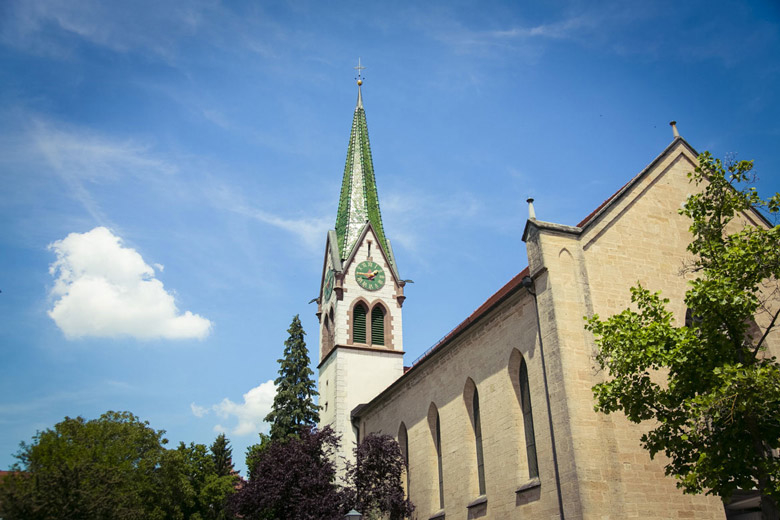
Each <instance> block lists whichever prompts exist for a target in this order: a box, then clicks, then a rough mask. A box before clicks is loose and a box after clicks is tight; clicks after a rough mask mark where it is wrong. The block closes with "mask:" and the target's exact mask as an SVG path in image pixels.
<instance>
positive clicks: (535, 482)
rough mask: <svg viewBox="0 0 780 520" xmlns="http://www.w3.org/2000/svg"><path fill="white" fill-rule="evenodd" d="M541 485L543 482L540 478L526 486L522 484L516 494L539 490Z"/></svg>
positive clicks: (532, 480) (534, 479)
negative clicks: (534, 489)
mask: <svg viewBox="0 0 780 520" xmlns="http://www.w3.org/2000/svg"><path fill="white" fill-rule="evenodd" d="M541 485H542V481H541V480H539V477H534V478H532V479H531V480H529V481H528V482H526V483H525V484H521V485H520V487H518V488H517V489H516V490H515V493H522V492H524V491H528V490H529V489H533V488H537V487H539V486H541Z"/></svg>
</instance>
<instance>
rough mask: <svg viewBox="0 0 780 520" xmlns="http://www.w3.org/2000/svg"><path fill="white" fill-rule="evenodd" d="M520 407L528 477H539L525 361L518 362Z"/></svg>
mask: <svg viewBox="0 0 780 520" xmlns="http://www.w3.org/2000/svg"><path fill="white" fill-rule="evenodd" d="M520 406H521V407H522V409H523V423H524V426H525V451H526V455H527V456H528V477H529V478H534V477H538V476H539V466H538V464H537V462H536V436H535V435H534V417H533V414H532V413H531V390H530V388H529V387H528V367H527V366H526V364H525V359H523V360H521V361H520Z"/></svg>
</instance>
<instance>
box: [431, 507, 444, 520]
mask: <svg viewBox="0 0 780 520" xmlns="http://www.w3.org/2000/svg"><path fill="white" fill-rule="evenodd" d="M428 520H444V509H439V510H438V511H436V512H435V513H433V515H431V516H429V517H428Z"/></svg>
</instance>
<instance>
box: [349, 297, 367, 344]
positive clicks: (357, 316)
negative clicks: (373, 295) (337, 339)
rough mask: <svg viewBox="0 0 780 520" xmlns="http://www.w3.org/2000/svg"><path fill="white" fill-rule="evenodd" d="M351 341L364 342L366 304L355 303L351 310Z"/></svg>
mask: <svg viewBox="0 0 780 520" xmlns="http://www.w3.org/2000/svg"><path fill="white" fill-rule="evenodd" d="M352 319H353V324H352V342H353V343H365V342H366V306H365V305H363V304H362V303H358V304H357V305H355V308H354V310H353V311H352Z"/></svg>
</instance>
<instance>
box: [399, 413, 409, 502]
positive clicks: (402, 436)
mask: <svg viewBox="0 0 780 520" xmlns="http://www.w3.org/2000/svg"><path fill="white" fill-rule="evenodd" d="M398 446H399V447H400V448H401V456H402V457H403V459H404V465H405V466H406V471H404V473H405V474H406V486H405V489H406V496H407V497H408V496H409V434H408V432H407V431H406V425H405V424H404V423H401V426H399V427H398Z"/></svg>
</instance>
